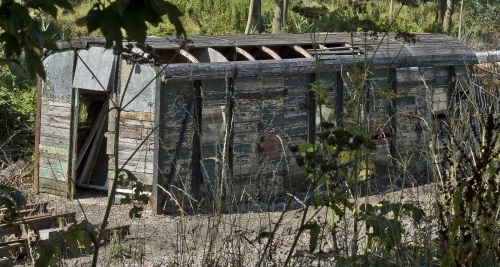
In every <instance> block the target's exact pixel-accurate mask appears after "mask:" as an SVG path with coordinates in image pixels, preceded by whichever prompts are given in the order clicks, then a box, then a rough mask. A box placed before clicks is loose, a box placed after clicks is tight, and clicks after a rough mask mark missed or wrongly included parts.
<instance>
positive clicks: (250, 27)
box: [245, 0, 262, 34]
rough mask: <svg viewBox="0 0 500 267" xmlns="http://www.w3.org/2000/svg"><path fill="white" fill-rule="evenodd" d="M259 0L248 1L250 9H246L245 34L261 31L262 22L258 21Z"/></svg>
mask: <svg viewBox="0 0 500 267" xmlns="http://www.w3.org/2000/svg"><path fill="white" fill-rule="evenodd" d="M260 1H261V0H250V7H249V9H248V19H247V26H246V28H245V34H250V33H252V32H254V31H256V32H261V31H262V22H261V19H260V9H261V8H260V7H261V4H260Z"/></svg>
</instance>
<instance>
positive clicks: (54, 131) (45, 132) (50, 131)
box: [40, 125, 71, 139]
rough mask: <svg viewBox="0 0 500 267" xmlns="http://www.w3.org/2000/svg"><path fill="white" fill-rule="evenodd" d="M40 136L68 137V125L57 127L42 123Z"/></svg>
mask: <svg viewBox="0 0 500 267" xmlns="http://www.w3.org/2000/svg"><path fill="white" fill-rule="evenodd" d="M40 135H41V136H52V137H57V138H62V139H64V138H68V137H69V136H71V135H70V131H69V127H68V128H59V127H50V126H46V125H42V126H41V129H40Z"/></svg>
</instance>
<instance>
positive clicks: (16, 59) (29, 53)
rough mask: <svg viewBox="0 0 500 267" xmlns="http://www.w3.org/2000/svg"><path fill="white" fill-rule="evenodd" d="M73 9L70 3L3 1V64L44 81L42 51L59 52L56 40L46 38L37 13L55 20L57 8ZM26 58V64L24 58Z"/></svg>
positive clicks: (55, 0)
mask: <svg viewBox="0 0 500 267" xmlns="http://www.w3.org/2000/svg"><path fill="white" fill-rule="evenodd" d="M58 8H63V9H67V10H72V5H71V3H70V2H68V1H67V0H51V1H47V0H32V1H27V2H22V3H21V2H18V1H14V0H6V1H2V3H1V5H0V14H2V16H0V28H1V29H2V31H3V32H2V33H0V44H1V46H2V47H3V50H4V54H3V55H2V57H1V58H0V64H1V65H11V66H13V65H15V66H17V67H18V68H19V70H20V71H21V73H22V74H23V75H25V76H30V77H32V78H34V77H35V75H36V74H38V75H40V77H42V78H43V79H45V70H44V69H43V65H42V61H41V57H42V56H43V48H48V49H57V47H56V46H55V43H54V41H53V40H52V39H51V38H50V37H49V36H47V35H46V34H45V33H44V31H43V29H42V28H41V25H40V23H39V21H38V20H37V18H36V17H35V16H34V14H35V11H40V12H43V13H46V14H48V15H49V16H51V17H53V18H56V17H57V9H58ZM23 56H24V60H25V63H23V61H22V58H23Z"/></svg>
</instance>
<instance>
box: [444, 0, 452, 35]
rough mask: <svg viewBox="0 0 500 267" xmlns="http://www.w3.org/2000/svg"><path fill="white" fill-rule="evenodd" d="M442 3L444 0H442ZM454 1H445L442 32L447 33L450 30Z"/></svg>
mask: <svg viewBox="0 0 500 267" xmlns="http://www.w3.org/2000/svg"><path fill="white" fill-rule="evenodd" d="M443 1H444V0H443ZM453 8H454V0H446V9H445V12H444V15H443V32H445V33H449V32H450V30H451V22H452V20H451V18H452V16H453Z"/></svg>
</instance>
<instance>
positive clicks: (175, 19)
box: [153, 0, 186, 36]
mask: <svg viewBox="0 0 500 267" xmlns="http://www.w3.org/2000/svg"><path fill="white" fill-rule="evenodd" d="M153 1H155V0H153ZM156 1H161V0H156ZM162 2H163V1H162ZM163 5H164V8H166V10H167V15H168V20H169V21H170V23H172V24H173V25H174V27H175V32H176V33H177V36H180V35H183V36H186V30H184V26H182V22H181V20H180V17H182V12H181V11H180V10H179V9H178V8H177V7H176V6H175V5H173V4H171V3H170V2H168V1H164V4H163ZM160 14H161V15H163V13H160Z"/></svg>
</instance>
